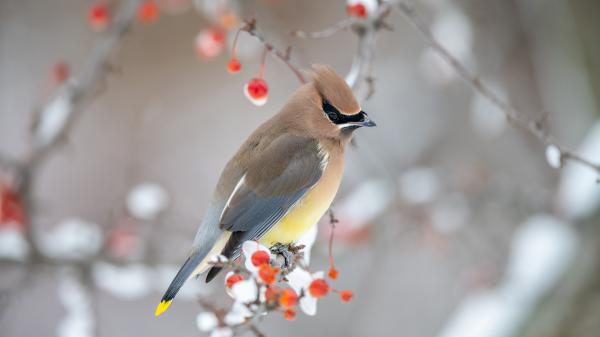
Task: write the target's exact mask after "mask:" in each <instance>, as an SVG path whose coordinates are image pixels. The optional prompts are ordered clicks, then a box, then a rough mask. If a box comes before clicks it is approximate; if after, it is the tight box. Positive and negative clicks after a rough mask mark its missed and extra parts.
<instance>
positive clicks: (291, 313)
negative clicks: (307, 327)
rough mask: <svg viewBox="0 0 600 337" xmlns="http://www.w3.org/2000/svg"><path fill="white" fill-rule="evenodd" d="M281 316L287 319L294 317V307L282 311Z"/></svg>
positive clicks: (290, 319)
mask: <svg viewBox="0 0 600 337" xmlns="http://www.w3.org/2000/svg"><path fill="white" fill-rule="evenodd" d="M283 318H285V319H287V320H288V321H293V320H294V319H295V318H296V311H294V309H287V310H286V311H284V312H283Z"/></svg>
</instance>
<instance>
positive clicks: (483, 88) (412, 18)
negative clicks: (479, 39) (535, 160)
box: [398, 1, 600, 174]
mask: <svg viewBox="0 0 600 337" xmlns="http://www.w3.org/2000/svg"><path fill="white" fill-rule="evenodd" d="M398 8H399V10H400V12H401V13H402V14H403V15H404V17H405V18H406V20H407V21H408V22H409V23H410V24H411V25H412V26H413V27H414V28H415V29H416V30H417V31H418V32H419V33H421V35H422V36H423V37H424V38H425V40H426V41H427V43H428V44H429V46H430V47H431V48H432V49H433V50H434V51H435V52H436V53H438V54H439V55H440V56H441V57H442V58H443V59H444V60H446V62H448V64H449V65H450V66H451V67H452V68H453V69H454V71H456V73H457V74H458V75H459V76H460V77H461V78H462V79H463V80H464V81H466V82H467V84H469V85H470V86H471V88H473V90H475V91H476V92H477V93H479V94H480V95H482V96H484V97H485V98H486V99H488V100H489V102H490V103H492V104H493V105H494V106H496V107H497V108H498V109H500V110H501V111H502V112H503V113H504V115H505V117H506V120H507V121H508V122H509V123H510V124H512V125H513V126H514V127H516V128H519V129H522V130H524V131H526V132H527V133H529V134H530V135H532V136H534V137H535V138H537V139H538V140H539V141H540V142H541V143H542V144H544V145H545V146H550V145H553V146H555V147H556V148H557V149H558V150H559V151H560V154H561V160H570V161H573V162H577V163H579V164H581V165H583V166H587V167H589V168H590V169H592V170H595V171H596V172H597V173H599V174H600V164H599V163H595V162H592V161H590V160H588V159H586V158H583V157H581V156H579V155H577V154H575V153H573V152H572V151H570V150H569V149H567V148H566V147H564V146H562V145H560V144H558V142H557V141H556V139H554V138H553V137H552V136H551V135H549V134H548V133H547V132H546V131H545V130H544V128H543V126H542V123H543V120H541V121H533V122H532V121H529V120H527V119H525V118H524V116H525V114H523V113H522V112H521V111H519V110H517V109H516V108H515V107H514V106H512V105H511V104H510V103H508V102H506V101H504V100H503V99H502V98H500V97H499V96H498V95H497V94H496V93H494V91H493V90H491V89H490V87H489V86H487V85H486V84H484V83H483V82H482V81H481V80H480V79H479V78H478V77H477V76H476V75H475V74H474V73H473V72H471V71H470V70H469V69H468V68H467V67H466V66H465V65H464V64H462V63H461V62H460V61H459V60H458V59H457V58H456V57H454V56H453V55H452V54H451V53H450V52H449V51H448V50H447V49H446V48H445V47H444V46H442V45H441V44H440V43H439V42H438V41H437V40H436V39H435V37H434V36H433V35H432V34H431V32H430V31H429V28H428V26H427V24H426V23H425V22H424V21H423V19H422V18H421V17H420V16H419V15H418V14H417V12H416V11H415V9H414V7H413V6H412V5H411V4H409V3H408V2H405V1H400V2H399V3H398Z"/></svg>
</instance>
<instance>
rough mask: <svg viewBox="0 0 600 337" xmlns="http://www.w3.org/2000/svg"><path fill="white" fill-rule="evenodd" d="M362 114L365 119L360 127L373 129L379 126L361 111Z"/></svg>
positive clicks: (360, 123)
mask: <svg viewBox="0 0 600 337" xmlns="http://www.w3.org/2000/svg"><path fill="white" fill-rule="evenodd" d="M360 114H361V115H362V117H363V119H362V121H360V122H359V123H358V124H359V125H360V126H366V127H373V126H377V124H375V122H373V121H372V120H371V119H370V118H369V116H368V115H367V113H366V112H364V111H361V112H360Z"/></svg>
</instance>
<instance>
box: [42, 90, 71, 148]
mask: <svg viewBox="0 0 600 337" xmlns="http://www.w3.org/2000/svg"><path fill="white" fill-rule="evenodd" d="M67 90H68V88H65V89H63V91H62V92H60V93H59V94H58V95H56V96H55V97H54V98H53V99H52V101H50V102H49V103H48V104H47V105H46V107H45V108H44V110H42V111H41V113H40V119H39V124H38V125H37V128H36V130H35V141H36V143H37V145H40V146H45V145H48V144H50V143H51V142H52V141H54V139H55V138H56V137H57V136H58V135H59V133H60V131H61V130H62V129H63V128H64V126H65V123H66V122H67V120H68V118H69V116H70V115H71V113H72V110H73V105H72V103H71V97H70V95H69V92H68V91H67Z"/></svg>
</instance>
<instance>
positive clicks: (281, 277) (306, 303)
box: [197, 241, 353, 337]
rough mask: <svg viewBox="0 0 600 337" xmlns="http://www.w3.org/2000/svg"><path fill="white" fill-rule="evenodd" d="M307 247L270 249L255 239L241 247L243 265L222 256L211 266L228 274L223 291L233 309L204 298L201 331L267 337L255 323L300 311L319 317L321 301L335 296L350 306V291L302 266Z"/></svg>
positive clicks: (277, 245)
mask: <svg viewBox="0 0 600 337" xmlns="http://www.w3.org/2000/svg"><path fill="white" fill-rule="evenodd" d="M303 248H304V247H303V246H295V245H288V244H279V243H278V244H275V245H273V246H272V247H271V248H270V249H269V248H266V247H265V246H263V245H261V244H259V243H258V242H256V241H246V242H245V243H244V244H243V245H242V252H243V254H242V255H243V256H242V261H233V260H228V259H226V258H224V257H218V258H217V259H215V261H214V262H213V265H215V266H218V267H221V268H224V269H225V270H227V271H228V273H227V274H226V276H225V290H226V292H227V294H228V295H229V296H230V297H231V298H232V299H233V304H232V305H231V307H229V309H223V308H219V307H217V306H215V305H213V304H211V303H208V302H206V301H204V300H201V301H200V304H201V305H202V307H203V308H204V311H203V312H201V313H200V314H199V315H198V317H197V325H198V329H200V330H201V331H204V332H211V336H214V337H216V336H233V335H235V334H238V333H243V332H245V331H252V332H253V333H254V334H255V335H256V336H263V334H262V332H260V330H258V327H257V323H258V322H260V321H261V319H262V318H263V317H264V316H265V315H267V314H269V313H280V314H282V315H283V317H284V318H285V319H286V320H293V319H294V318H295V317H296V311H297V310H298V308H299V309H300V310H301V311H302V312H304V313H305V314H307V315H311V316H312V315H315V314H316V312H317V301H318V300H319V299H321V298H323V297H325V296H326V295H328V294H329V293H331V292H334V293H337V294H338V295H339V296H340V298H341V300H342V301H344V302H348V301H350V300H351V299H352V296H353V294H352V292H351V291H348V290H344V291H340V290H336V289H335V288H332V287H331V286H330V285H329V282H328V281H326V279H325V274H324V273H323V272H322V271H321V272H316V273H311V272H310V271H309V270H308V267H307V266H306V265H305V264H304V263H303V261H304V259H303V257H304V256H303V254H304V253H303Z"/></svg>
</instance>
